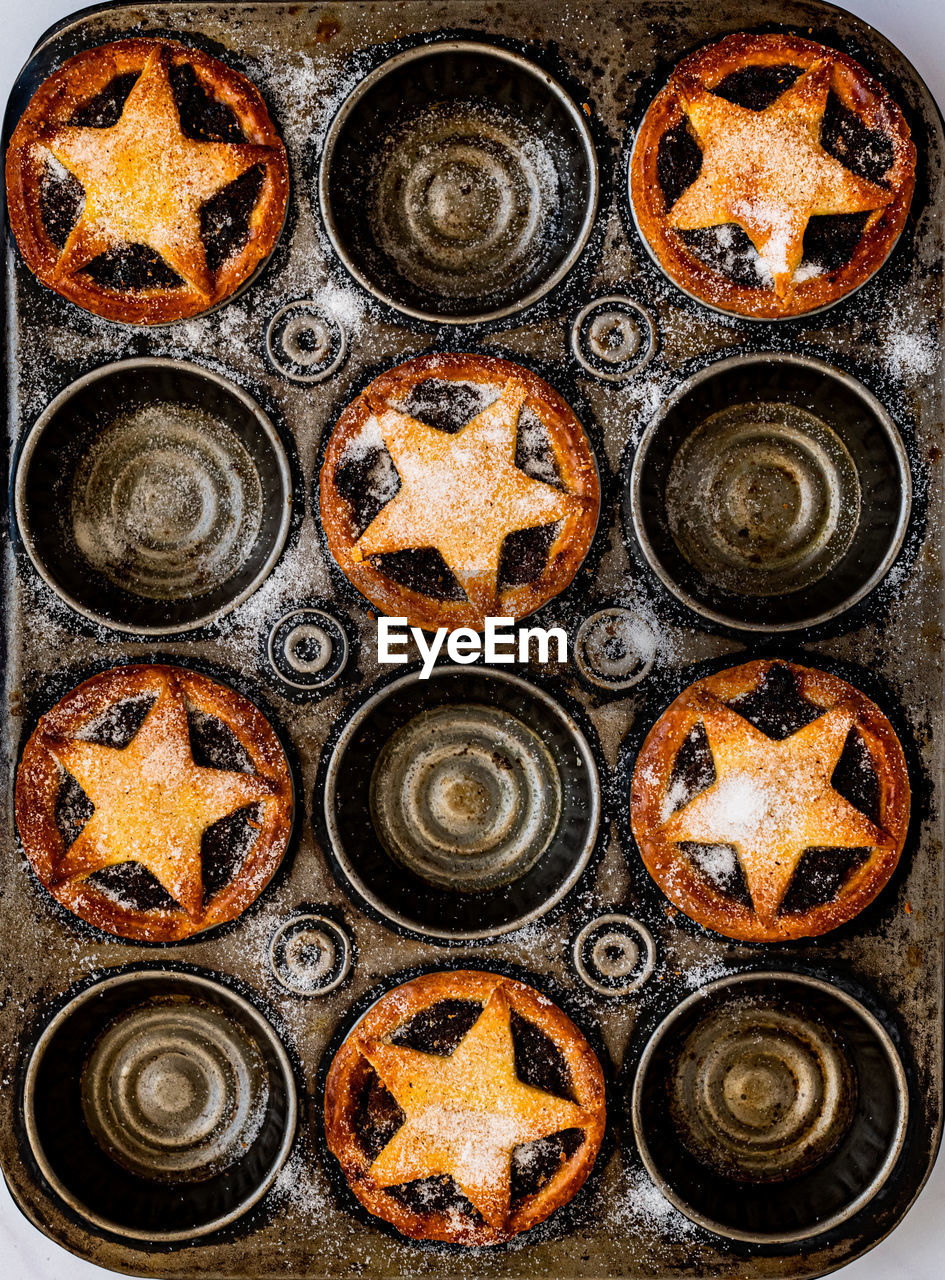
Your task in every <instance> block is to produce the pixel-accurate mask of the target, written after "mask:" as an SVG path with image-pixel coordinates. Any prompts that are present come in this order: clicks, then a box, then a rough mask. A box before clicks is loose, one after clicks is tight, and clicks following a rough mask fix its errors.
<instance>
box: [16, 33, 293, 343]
mask: <svg viewBox="0 0 945 1280" xmlns="http://www.w3.org/2000/svg"><path fill="white" fill-rule="evenodd" d="M288 191H289V170H288V162H287V159H286V152H285V147H284V146H283V144H282V140H281V138H280V137H279V135H278V133H277V132H276V129H275V126H274V125H273V123H272V121H271V120H270V118H269V113H268V111H267V110H266V106H265V103H264V102H263V100H262V97H261V96H260V94H259V91H258V89H256V87H255V85H253V84H251V83H250V81H249V80H247V79H246V77H245V76H242V75H240V74H239V72H237V71H234V70H233V69H232V68H230V67H227V66H225V65H224V64H223V63H222V62H219V61H217V59H216V58H211V57H209V56H208V55H207V54H205V53H203V52H201V51H200V50H199V49H191V48H187V47H185V46H183V45H179V44H176V43H173V42H171V41H168V40H117V41H115V43H113V44H107V45H102V46H100V47H98V48H95V49H86V50H84V51H83V52H82V53H78V54H76V55H75V57H73V58H70V59H69V60H68V62H66V63H64V64H63V65H62V66H61V67H60V68H59V70H58V71H55V72H54V73H53V74H52V75H51V76H50V77H49V78H48V79H47V80H45V81H44V82H43V83H42V84H41V85H40V87H39V88H38V89H37V91H36V93H35V94H34V95H33V97H32V99H31V100H30V102H29V105H28V106H27V108H26V110H25V111H24V113H23V115H22V117H21V118H20V121H19V124H18V125H17V127H16V129H15V131H14V133H13V136H12V138H11V139H10V146H9V149H8V151H7V204H8V207H9V211H10V226H11V228H12V230H13V233H14V235H15V236H16V240H17V243H18V244H19V246H20V251H21V252H22V254H23V257H24V258H25V260H26V264H27V266H28V267H29V268H30V270H31V271H32V272H33V273H34V274H35V275H36V276H38V278H39V279H40V280H41V281H42V282H43V284H46V285H48V286H49V287H50V288H51V289H55V290H56V292H57V293H60V294H62V295H63V297H65V298H69V299H70V300H71V301H72V302H75V303H77V304H78V305H79V306H80V307H84V308H85V309H86V310H88V311H94V312H95V313H96V314H97V315H100V316H105V317H106V318H107V319H109V320H118V321H124V322H125V323H128V324H160V323H163V322H166V321H170V320H180V319H182V318H183V317H185V316H192V315H196V314H197V313H198V312H201V311H205V310H206V309H207V308H208V307H211V306H213V305H214V304H216V303H218V302H221V301H222V300H223V299H224V298H227V297H229V296H230V294H232V293H233V292H234V291H235V290H236V289H237V288H239V286H240V285H241V284H243V282H244V281H245V280H247V279H248V278H249V277H250V276H251V275H252V273H253V272H254V271H255V269H256V268H257V267H258V266H259V264H260V263H261V262H263V261H264V260H265V258H267V257H268V255H269V254H270V253H271V252H272V249H273V247H274V246H275V243H276V241H277V239H278V237H279V233H280V231H281V230H282V224H283V221H284V219H285V212H286V204H287V201H288Z"/></svg>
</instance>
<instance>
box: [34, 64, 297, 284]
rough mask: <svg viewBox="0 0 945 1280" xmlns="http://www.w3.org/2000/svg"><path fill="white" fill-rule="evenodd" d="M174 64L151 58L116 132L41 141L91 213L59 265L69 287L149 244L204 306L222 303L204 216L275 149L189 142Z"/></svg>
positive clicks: (77, 132) (67, 129)
mask: <svg viewBox="0 0 945 1280" xmlns="http://www.w3.org/2000/svg"><path fill="white" fill-rule="evenodd" d="M167 57H168V54H167V51H166V50H165V49H164V48H163V47H159V48H157V49H155V50H154V51H153V52H152V53H150V54H149V56H148V58H147V61H146V63H145V65H144V67H143V69H142V71H141V74H140V76H139V77H138V79H137V80H136V81H135V84H134V87H133V88H132V90H131V93H130V94H129V95H128V98H127V99H126V101H125V105H124V108H123V109H122V113H121V117H120V119H119V120H118V121H117V123H116V124H114V125H112V126H111V127H109V128H106V129H93V128H85V127H81V126H76V125H61V126H57V127H54V128H51V129H49V130H48V131H47V132H45V133H44V134H43V135H42V142H43V144H44V145H45V146H46V147H47V148H48V149H49V150H50V151H51V152H52V154H53V155H54V156H55V157H56V159H57V160H59V162H60V163H61V164H63V165H65V167H66V168H67V169H68V170H69V172H70V173H72V174H73V175H74V176H75V177H76V178H77V179H78V181H79V182H80V183H81V184H82V187H83V188H84V190H85V205H84V208H83V210H82V213H81V215H80V217H79V220H78V222H76V224H75V226H74V227H73V228H72V231H71V232H70V234H69V238H68V240H67V241H66V244H65V247H64V248H63V251H62V254H61V256H60V258H59V261H58V262H57V264H56V269H55V275H56V276H57V277H58V278H60V279H61V278H63V277H65V276H70V275H73V274H74V273H75V272H77V271H80V270H81V269H82V267H84V266H87V265H88V263H90V262H91V261H92V260H93V259H94V258H97V257H98V256H99V255H100V254H102V253H105V252H106V251H107V250H109V249H112V248H115V247H117V246H119V245H126V244H143V245H147V246H148V247H149V248H151V249H153V250H154V251H155V252H156V253H158V254H160V255H161V257H162V258H163V259H164V261H165V262H166V263H167V264H168V265H169V266H170V267H172V268H173V269H174V270H175V271H176V272H177V274H178V275H179V276H180V277H181V278H182V279H183V280H184V281H185V282H186V283H187V284H188V285H190V286H191V287H192V288H193V289H195V290H196V291H197V292H198V293H199V294H201V295H202V296H203V297H205V298H209V297H210V296H211V295H212V293H213V281H212V279H211V276H210V272H209V270H208V268H207V258H206V253H205V251H204V245H203V239H202V237H201V227H200V210H201V208H202V206H203V205H204V204H206V202H207V201H208V200H209V199H210V198H211V196H214V195H216V193H217V192H218V191H221V190H222V189H223V188H224V187H226V186H227V185H229V183H231V182H233V181H234V179H236V178H238V177H240V175H241V174H243V173H245V172H246V170H247V169H250V168H251V167H252V166H253V165H255V164H259V163H260V162H261V161H264V160H265V159H266V158H267V157H268V156H269V155H270V154H271V152H272V148H270V147H265V146H258V145H255V144H253V143H231V142H199V141H197V140H195V139H193V138H189V137H187V136H186V134H185V133H184V132H183V130H182V129H181V122H180V113H179V112H178V109H177V103H176V101H175V99H174V94H173V91H172V89H171V83H170V80H169V78H168V72H167Z"/></svg>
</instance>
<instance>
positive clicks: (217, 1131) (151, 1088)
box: [80, 1004, 269, 1182]
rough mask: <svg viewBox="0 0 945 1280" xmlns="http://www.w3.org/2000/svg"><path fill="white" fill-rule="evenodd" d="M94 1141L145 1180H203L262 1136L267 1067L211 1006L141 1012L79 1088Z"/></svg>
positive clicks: (130, 1015) (123, 1021) (117, 1029)
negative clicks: (157, 1178) (159, 1178)
mask: <svg viewBox="0 0 945 1280" xmlns="http://www.w3.org/2000/svg"><path fill="white" fill-rule="evenodd" d="M80 1091H81V1095H82V1111H83V1114H84V1116H85V1123H86V1125H87V1126H88V1129H89V1132H90V1133H91V1134H92V1136H93V1137H94V1138H95V1140H96V1141H97V1142H98V1144H99V1145H100V1146H101V1147H102V1149H103V1150H105V1151H107V1152H108V1153H109V1154H110V1155H111V1156H112V1157H113V1158H114V1159H115V1160H116V1161H117V1162H118V1163H119V1164H120V1165H122V1166H124V1168H126V1169H128V1170H129V1171H130V1172H131V1173H134V1174H137V1175H138V1176H139V1177H143V1178H156V1177H164V1178H167V1179H168V1180H169V1181H171V1182H186V1181H188V1180H189V1179H191V1178H193V1179H195V1180H202V1179H204V1178H206V1177H208V1176H209V1175H211V1174H212V1173H213V1172H214V1171H216V1170H217V1169H223V1168H227V1167H228V1166H229V1165H231V1164H233V1163H234V1162H235V1161H236V1160H237V1159H238V1158H239V1157H240V1156H241V1155H242V1154H243V1152H244V1151H245V1150H246V1148H247V1147H249V1146H251V1145H252V1143H253V1142H254V1141H255V1139H256V1138H257V1137H258V1135H259V1130H260V1128H261V1127H262V1122H263V1116H264V1114H265V1108H266V1105H267V1103H268V1100H269V1081H268V1078H267V1074H266V1071H265V1067H264V1064H263V1061H262V1057H261V1056H260V1053H259V1051H258V1049H257V1048H256V1046H255V1044H254V1043H253V1041H252V1039H251V1038H250V1037H248V1036H247V1035H246V1034H245V1033H244V1031H243V1029H242V1027H240V1025H239V1024H238V1023H235V1022H233V1021H232V1020H231V1019H230V1018H228V1017H227V1016H226V1015H225V1014H223V1013H221V1012H220V1011H219V1010H218V1009H215V1008H213V1007H211V1006H209V1005H200V1004H191V1005H180V1004H171V1005H167V1004H155V1005H142V1006H140V1007H138V1008H136V1009H131V1010H129V1011H128V1012H127V1013H125V1014H123V1015H119V1017H117V1018H116V1019H115V1021H114V1022H112V1023H111V1025H110V1026H109V1027H107V1028H106V1030H105V1031H103V1032H102V1034H101V1036H100V1037H99V1038H98V1040H97V1041H96V1043H95V1046H94V1047H93V1049H92V1052H91V1053H90V1055H89V1058H88V1061H87V1062H86V1064H85V1068H84V1070H83V1072H82V1076H81V1081H80Z"/></svg>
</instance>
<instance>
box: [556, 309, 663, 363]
mask: <svg viewBox="0 0 945 1280" xmlns="http://www.w3.org/2000/svg"><path fill="white" fill-rule="evenodd" d="M656 342H657V339H656V325H655V323H654V321H653V318H652V316H651V315H650V314H649V312H647V311H645V310H644V309H643V307H641V306H640V304H639V303H638V302H634V300H633V299H632V298H626V297H624V296H623V295H622V294H612V295H610V296H609V297H606V298H595V299H594V301H593V302H589V303H588V304H587V306H586V307H584V309H583V310H582V311H581V312H580V313H579V314H578V316H577V318H576V319H575V321H574V324H573V325H572V327H571V350H572V351H573V352H574V358H575V359H576V360H577V361H578V363H579V364H580V365H581V366H582V367H583V368H584V369H586V370H587V372H588V373H592V374H593V375H594V376H595V377H596V378H600V379H601V380H602V381H603V382H624V381H625V380H626V379H627V378H630V377H632V376H633V375H634V374H635V373H639V372H640V370H641V369H643V368H644V367H645V366H646V365H647V364H648V363H649V362H650V360H651V359H652V358H653V355H654V354H655V352H656Z"/></svg>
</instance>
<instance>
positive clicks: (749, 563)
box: [666, 403, 861, 596]
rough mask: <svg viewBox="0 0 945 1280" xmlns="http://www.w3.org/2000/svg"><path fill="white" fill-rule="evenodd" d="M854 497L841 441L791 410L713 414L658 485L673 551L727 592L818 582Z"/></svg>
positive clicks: (752, 407)
mask: <svg viewBox="0 0 945 1280" xmlns="http://www.w3.org/2000/svg"><path fill="white" fill-rule="evenodd" d="M860 497H861V495H860V482H859V477H858V475H857V471H856V467H855V466H854V465H853V459H852V458H851V457H850V454H849V453H848V452H847V449H846V447H845V446H844V444H843V441H842V440H841V439H840V437H839V436H838V435H837V433H836V432H835V431H833V430H832V429H831V428H830V427H829V426H827V424H826V423H825V422H821V421H820V419H819V418H815V417H814V415H813V414H811V413H808V412H807V411H806V410H805V409H800V408H798V407H797V406H796V405H793V404H779V403H760V404H747V405H744V404H742V405H732V406H731V407H730V408H728V409H720V410H719V411H718V412H717V413H714V414H712V415H711V416H710V417H709V418H707V419H706V420H705V422H703V423H702V425H701V426H699V427H697V428H696V430H695V431H694V432H693V433H692V435H690V436H688V437H687V438H686V439H685V440H684V441H683V443H682V444H681V446H680V448H679V450H678V452H677V454H676V456H675V458H674V459H673V463H672V466H671V467H670V470H669V477H668V479H667V482H666V507H667V513H668V517H669V527H670V532H671V533H672V535H673V538H674V540H675V542H676V545H677V546H678V547H679V549H680V550H681V551H682V553H683V555H684V556H685V557H686V559H687V560H688V561H689V563H690V564H691V565H693V566H694V567H695V568H696V569H698V570H699V571H700V572H701V573H702V575H703V577H705V579H706V581H707V582H710V583H712V584H714V585H716V586H718V587H719V588H721V589H722V590H723V591H727V592H729V593H732V594H735V595H749V596H751V595H754V596H773V595H781V594H785V593H787V592H791V591H799V590H801V589H802V588H804V587H807V586H813V585H814V584H815V583H817V582H819V581H820V580H821V579H822V578H823V577H825V576H826V575H827V574H828V573H830V571H831V570H832V569H834V568H835V567H836V565H837V564H839V562H840V560H841V559H842V558H843V556H844V555H845V554H846V552H847V551H848V550H849V547H850V543H851V542H852V541H853V538H854V535H855V534H856V528H857V524H858V523H859V519H860Z"/></svg>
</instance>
